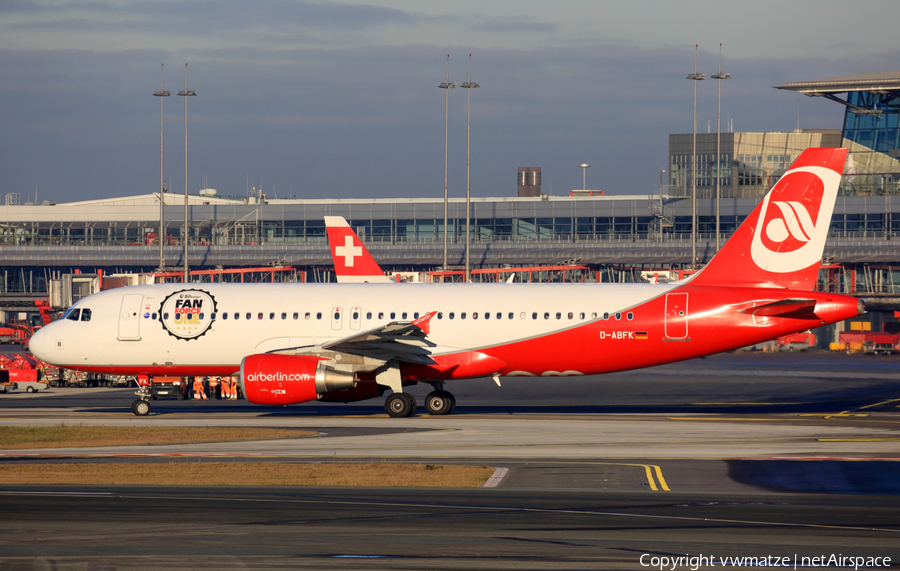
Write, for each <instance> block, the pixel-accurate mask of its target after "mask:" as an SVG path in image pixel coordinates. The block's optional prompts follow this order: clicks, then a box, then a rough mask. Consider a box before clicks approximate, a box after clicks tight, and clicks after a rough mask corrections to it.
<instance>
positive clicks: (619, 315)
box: [616, 312, 622, 321]
mask: <svg viewBox="0 0 900 571" xmlns="http://www.w3.org/2000/svg"><path fill="white" fill-rule="evenodd" d="M620 319H622V314H621V313H619V312H616V321H619V320H620Z"/></svg>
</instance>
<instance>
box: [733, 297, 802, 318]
mask: <svg viewBox="0 0 900 571" xmlns="http://www.w3.org/2000/svg"><path fill="white" fill-rule="evenodd" d="M815 311H816V300H814V299H783V300H781V301H775V302H772V303H767V304H764V305H757V306H756V307H750V308H747V309H741V310H738V313H749V314H750V315H756V316H759V317H795V318H798V319H803V318H805V317H806V318H810V319H811V318H815V317H816V315H815ZM807 316H808V317H807Z"/></svg>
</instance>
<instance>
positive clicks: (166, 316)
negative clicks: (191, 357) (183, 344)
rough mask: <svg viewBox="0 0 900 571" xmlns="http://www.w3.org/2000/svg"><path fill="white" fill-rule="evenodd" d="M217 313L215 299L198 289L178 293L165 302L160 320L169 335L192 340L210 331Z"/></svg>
mask: <svg viewBox="0 0 900 571" xmlns="http://www.w3.org/2000/svg"><path fill="white" fill-rule="evenodd" d="M215 312H216V300H215V298H214V297H213V296H212V295H211V294H209V293H207V292H205V291H203V290H198V289H188V290H181V291H176V292H175V293H173V294H172V295H170V296H168V297H167V298H166V299H164V300H163V302H162V304H161V305H160V307H159V320H160V323H162V326H163V328H164V329H165V330H166V331H168V332H169V335H172V336H173V337H177V338H179V339H185V340H188V341H189V340H191V339H197V338H198V337H202V336H203V335H205V334H206V332H207V331H209V328H210V327H211V326H212V323H213V314H214V313H215Z"/></svg>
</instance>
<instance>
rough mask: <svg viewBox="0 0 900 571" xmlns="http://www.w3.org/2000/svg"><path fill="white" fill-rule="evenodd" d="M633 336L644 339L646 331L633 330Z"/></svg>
mask: <svg viewBox="0 0 900 571" xmlns="http://www.w3.org/2000/svg"><path fill="white" fill-rule="evenodd" d="M634 338H635V339H646V338H647V332H646V331H635V332H634Z"/></svg>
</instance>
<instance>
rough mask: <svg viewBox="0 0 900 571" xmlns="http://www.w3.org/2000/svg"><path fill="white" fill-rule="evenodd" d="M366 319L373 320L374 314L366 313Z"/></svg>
mask: <svg viewBox="0 0 900 571" xmlns="http://www.w3.org/2000/svg"><path fill="white" fill-rule="evenodd" d="M366 319H372V312H371V311H368V312H366Z"/></svg>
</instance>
